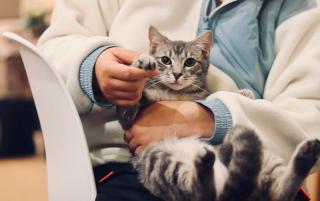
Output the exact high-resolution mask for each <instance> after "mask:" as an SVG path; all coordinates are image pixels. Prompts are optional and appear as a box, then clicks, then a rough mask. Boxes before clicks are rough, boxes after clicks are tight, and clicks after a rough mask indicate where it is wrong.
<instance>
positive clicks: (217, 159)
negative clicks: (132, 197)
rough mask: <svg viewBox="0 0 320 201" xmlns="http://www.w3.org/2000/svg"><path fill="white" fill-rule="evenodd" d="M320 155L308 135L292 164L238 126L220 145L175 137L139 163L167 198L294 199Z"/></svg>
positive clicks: (145, 179) (146, 180)
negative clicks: (218, 146)
mask: <svg viewBox="0 0 320 201" xmlns="http://www.w3.org/2000/svg"><path fill="white" fill-rule="evenodd" d="M319 158H320V140H319V139H311V140H306V141H304V142H302V143H301V144H300V145H298V146H297V148H296V151H295V153H294V154H293V156H292V158H291V160H290V161H289V164H288V165H287V166H286V165H285V164H284V163H283V161H282V160H281V159H280V158H279V157H277V156H276V155H274V154H272V153H270V152H268V151H266V150H265V149H264V148H263V146H262V143H261V141H260V139H259V138H258V136H257V135H256V133H255V132H254V131H252V130H250V129H248V128H245V127H242V126H235V127H234V128H233V130H231V132H230V133H229V134H228V135H227V137H226V138H225V140H224V142H223V144H222V145H221V146H220V148H218V149H214V148H213V146H211V145H208V144H206V143H204V142H201V141H200V140H199V139H197V138H195V137H194V138H183V139H177V138H176V137H171V138H166V139H164V140H162V141H161V142H159V143H156V144H153V145H150V146H149V147H147V148H146V149H145V150H144V151H143V152H142V153H141V154H140V155H138V156H136V158H135V159H134V160H133V165H134V167H135V168H136V169H137V171H138V175H139V179H140V181H141V183H142V184H143V185H144V186H145V187H146V188H147V189H149V190H150V192H152V193H153V194H154V195H155V196H158V197H160V198H162V199H163V200H165V201H293V200H294V198H295V195H296V194H297V191H298V189H299V188H300V186H301V185H302V183H303V181H304V179H305V178H306V177H307V175H308V173H309V172H310V170H311V169H312V167H313V166H314V165H315V164H316V162H317V161H318V160H319Z"/></svg>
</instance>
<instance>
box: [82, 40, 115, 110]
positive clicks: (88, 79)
mask: <svg viewBox="0 0 320 201" xmlns="http://www.w3.org/2000/svg"><path fill="white" fill-rule="evenodd" d="M111 47H114V46H109V45H105V46H101V47H98V48H97V49H95V50H93V51H92V52H91V53H90V54H89V55H88V56H87V57H86V58H85V59H84V60H83V61H82V62H81V65H80V71H79V82H80V87H81V89H82V91H83V92H84V93H85V94H86V95H87V96H88V97H89V98H90V100H91V101H92V103H96V104H97V105H99V106H101V107H111V106H112V104H111V103H110V102H108V101H107V100H106V99H101V98H99V99H97V97H96V96H95V95H96V94H97V92H96V91H95V90H97V89H96V88H97V87H95V86H94V81H95V80H96V77H95V73H94V69H95V64H96V61H97V59H98V57H99V56H100V54H101V53H102V52H103V51H105V50H106V49H108V48H111ZM100 93H101V92H100ZM91 105H93V104H91Z"/></svg>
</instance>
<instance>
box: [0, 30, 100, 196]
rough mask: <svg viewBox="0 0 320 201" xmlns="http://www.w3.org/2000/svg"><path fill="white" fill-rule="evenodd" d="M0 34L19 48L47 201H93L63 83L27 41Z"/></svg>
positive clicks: (82, 143) (85, 154)
mask: <svg viewBox="0 0 320 201" xmlns="http://www.w3.org/2000/svg"><path fill="white" fill-rule="evenodd" d="M3 35H4V37H6V38H8V39H10V40H12V41H13V42H15V43H16V44H17V45H18V47H19V52H20V54H21V57H22V60H23V63H24V66H25V69H26V72H27V76H28V79H29V83H30V86H31V90H32V94H33V98H34V101H35V105H36V108H37V111H38V115H39V119H40V123H41V127H42V132H43V136H44V142H45V150H46V160H47V162H46V163H47V175H48V193H49V201H93V200H94V199H95V197H96V194H97V191H96V186H95V181H94V176H93V171H92V165H91V162H90V159H89V150H88V145H87V141H86V138H85V134H84V131H83V127H82V124H81V120H80V117H79V114H78V112H77V110H76V108H75V105H74V103H73V101H72V99H71V97H70V95H69V93H68V91H67V90H66V87H65V86H64V83H63V81H62V80H61V78H60V77H59V76H58V75H57V74H56V73H55V71H54V70H53V68H52V67H51V66H50V65H49V63H48V62H47V60H46V59H45V57H44V56H43V55H42V54H41V52H39V51H38V50H37V49H36V48H35V47H34V46H33V45H32V44H31V43H30V42H28V41H27V40H25V39H23V38H21V37H20V36H18V35H17V34H14V33H10V32H6V33H4V34H3ZM26 174H27V173H26Z"/></svg>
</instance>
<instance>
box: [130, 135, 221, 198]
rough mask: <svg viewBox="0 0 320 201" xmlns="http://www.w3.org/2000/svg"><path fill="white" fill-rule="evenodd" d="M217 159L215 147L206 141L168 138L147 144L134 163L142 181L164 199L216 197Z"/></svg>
mask: <svg viewBox="0 0 320 201" xmlns="http://www.w3.org/2000/svg"><path fill="white" fill-rule="evenodd" d="M186 145H190V146H193V148H194V149H193V150H192V151H190V146H186ZM179 147H181V149H180V148H179ZM173 149H175V150H174V151H173ZM190 152H192V154H189V153H190ZM191 155H192V156H191ZM214 162H215V154H214V152H213V149H212V147H210V146H209V145H207V144H205V143H202V142H199V141H198V140H196V139H191V140H179V139H173V140H172V139H165V140H163V141H161V142H159V143H156V144H153V145H151V146H149V147H148V148H146V149H145V150H144V151H143V152H142V153H141V154H140V155H139V156H136V157H135V159H134V160H133V162H132V163H133V166H134V167H135V169H137V172H138V175H139V179H140V181H141V183H142V184H143V185H144V186H145V187H146V188H147V189H149V190H150V192H152V193H153V194H154V195H156V196H157V197H160V198H162V199H163V200H168V201H214V200H215V188H214V184H213V182H214V179H213V164H214Z"/></svg>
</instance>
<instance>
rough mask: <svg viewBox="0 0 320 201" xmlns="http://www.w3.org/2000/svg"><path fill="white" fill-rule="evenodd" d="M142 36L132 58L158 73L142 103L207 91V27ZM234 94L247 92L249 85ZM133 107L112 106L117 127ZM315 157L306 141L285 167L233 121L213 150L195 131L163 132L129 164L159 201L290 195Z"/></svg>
mask: <svg viewBox="0 0 320 201" xmlns="http://www.w3.org/2000/svg"><path fill="white" fill-rule="evenodd" d="M149 39H150V55H142V56H141V57H140V58H139V59H138V60H136V61H135V62H133V66H136V67H138V68H142V69H145V70H151V69H154V68H156V67H157V68H158V70H159V71H160V76H158V77H153V78H151V79H149V80H148V81H147V83H146V88H145V89H144V97H145V98H146V99H147V101H159V100H196V99H203V98H205V97H206V96H208V95H209V93H212V92H213V91H210V90H209V89H208V88H209V87H208V86H207V78H208V68H209V52H210V48H211V45H212V34H211V32H205V33H204V34H202V35H201V36H199V37H198V38H196V39H195V40H193V41H191V42H183V41H170V40H169V39H168V38H167V37H165V36H162V35H161V34H160V33H159V32H158V31H157V30H156V29H155V28H153V27H150V30H149ZM240 93H241V94H243V95H246V96H248V97H251V98H253V94H252V92H251V91H250V90H246V89H245V90H240ZM139 107H140V105H137V106H135V107H132V108H121V107H118V113H119V115H120V120H119V121H120V123H121V125H122V126H123V128H124V129H128V128H130V126H131V125H132V123H133V121H134V119H135V117H136V114H137V112H138V111H139ZM319 157H320V141H319V140H317V139H314V140H307V141H304V142H302V143H301V144H300V145H299V146H298V147H297V149H296V152H295V153H294V155H293V156H292V158H291V160H290V162H289V165H287V166H285V165H284V163H283V162H282V160H281V159H280V158H279V157H277V156H276V155H273V154H271V153H269V152H267V151H266V150H265V149H264V148H263V146H262V143H261V141H260V139H259V138H258V136H257V135H256V134H255V132H254V131H252V130H250V129H247V128H244V127H241V126H236V127H235V128H234V129H233V130H232V131H231V132H230V133H229V134H228V135H227V137H226V138H225V140H224V143H223V144H222V145H221V146H220V147H219V148H218V149H214V148H213V147H212V146H210V145H208V144H206V143H204V142H202V141H200V140H199V139H198V138H196V137H190V138H183V139H177V138H176V137H169V138H166V139H164V140H162V141H161V142H159V143H155V144H152V145H150V146H148V147H147V148H146V149H145V150H144V151H142V153H141V154H140V155H138V156H136V157H135V158H134V160H133V165H134V167H135V168H136V170H137V172H138V175H139V179H140V181H141V183H142V184H143V185H144V186H145V187H146V188H147V189H149V190H150V191H151V192H152V193H153V194H154V195H156V196H158V197H160V198H162V199H163V200H166V201H292V200H293V199H294V197H295V195H296V193H297V191H298V189H299V187H300V186H301V184H302V182H303V180H304V179H305V178H306V176H307V175H308V173H309V171H310V169H311V168H312V167H313V166H314V164H315V163H316V162H317V160H318V159H319Z"/></svg>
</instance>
